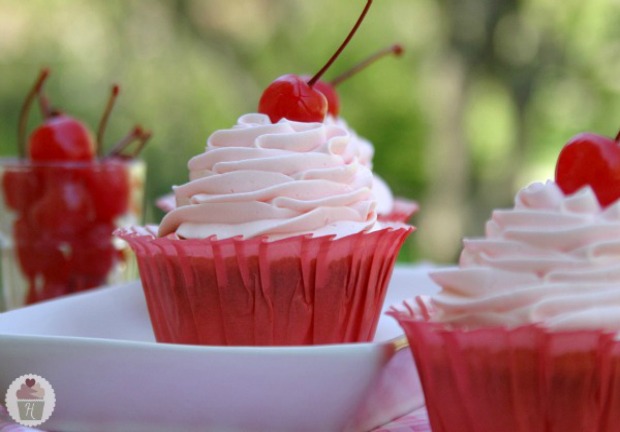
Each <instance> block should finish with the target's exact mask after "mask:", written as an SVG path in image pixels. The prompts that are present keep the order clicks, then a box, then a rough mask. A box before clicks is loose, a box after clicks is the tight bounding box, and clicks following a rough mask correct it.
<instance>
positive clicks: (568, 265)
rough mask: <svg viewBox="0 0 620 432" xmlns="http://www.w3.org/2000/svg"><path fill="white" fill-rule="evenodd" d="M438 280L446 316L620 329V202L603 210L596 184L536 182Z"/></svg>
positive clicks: (437, 301) (438, 302) (439, 304)
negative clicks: (568, 190) (570, 188)
mask: <svg viewBox="0 0 620 432" xmlns="http://www.w3.org/2000/svg"><path fill="white" fill-rule="evenodd" d="M431 278H432V279H433V280H434V281H435V282H437V283H438V284H439V285H440V286H441V287H442V291H441V292H440V293H439V294H438V295H437V296H436V297H435V298H434V299H433V306H434V307H435V308H436V309H437V315H436V318H435V319H436V320H439V321H444V322H454V323H457V324H459V325H466V326H472V327H478V326H489V325H491V326H492V325H504V326H511V327H512V326H518V325H523V324H528V323H539V324H541V325H544V326H545V327H548V328H550V329H564V330H566V329H603V330H609V331H614V332H620V201H618V202H616V203H615V204H613V205H611V206H609V207H606V208H604V209H602V208H601V207H600V205H599V203H598V201H597V199H596V196H595V195H594V193H593V191H592V189H591V188H589V187H586V188H584V189H582V190H580V191H578V192H577V193H575V194H572V195H569V196H565V195H564V194H563V193H562V191H561V190H560V189H559V187H558V186H557V185H556V184H555V183H553V182H547V183H545V184H542V183H534V184H532V185H530V186H529V187H526V188H524V189H522V190H521V191H520V192H519V193H518V194H517V196H516V199H515V206H514V208H513V209H510V210H496V211H494V212H493V215H492V217H491V219H490V220H489V221H488V222H487V225H486V236H485V238H478V239H470V240H465V241H464V248H463V251H462V253H461V257H460V262H459V267H458V268H455V269H447V270H441V271H435V272H432V273H431Z"/></svg>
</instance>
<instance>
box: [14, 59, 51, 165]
mask: <svg viewBox="0 0 620 432" xmlns="http://www.w3.org/2000/svg"><path fill="white" fill-rule="evenodd" d="M49 74H50V71H49V69H48V68H44V69H41V72H39V76H38V77H37V80H36V81H35V83H34V85H33V86H32V88H31V89H30V91H29V92H28V94H27V95H26V99H25V100H24V104H23V105H22V108H21V110H20V112H19V123H18V126H17V153H18V155H19V157H20V158H21V159H23V158H25V157H26V129H27V128H28V114H29V113H30V107H31V106H32V102H34V99H35V98H36V97H37V95H38V94H39V93H40V92H41V88H42V87H43V83H45V80H46V79H47V77H48V76H49Z"/></svg>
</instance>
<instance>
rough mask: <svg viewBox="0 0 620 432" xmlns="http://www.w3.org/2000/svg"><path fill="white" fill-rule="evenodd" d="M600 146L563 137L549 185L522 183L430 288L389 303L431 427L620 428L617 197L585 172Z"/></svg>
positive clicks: (482, 430) (602, 168) (601, 170)
mask: <svg viewBox="0 0 620 432" xmlns="http://www.w3.org/2000/svg"><path fill="white" fill-rule="evenodd" d="M580 143H581V144H580ZM597 146H598V144H594V145H592V142H589V143H587V144H586V145H584V144H583V142H582V141H581V138H577V139H576V140H572V141H571V142H570V143H569V144H567V146H566V147H565V148H564V150H563V151H562V153H561V155H560V158H559V161H558V165H557V169H556V181H555V182H554V181H547V182H546V183H534V184H532V185H529V186H527V187H525V188H524V189H522V190H520V191H519V192H518V193H517V195H516V198H515V204H514V207H513V208H511V209H504V210H495V211H494V212H493V214H492V216H491V219H490V220H489V221H488V222H487V225H486V234H485V237H483V238H475V239H467V240H465V241H464V247H463V251H462V253H461V256H460V260H459V265H458V267H457V268H449V269H442V270H438V271H434V272H432V273H431V278H432V279H433V280H434V281H435V282H436V283H437V284H438V285H439V286H440V287H441V291H440V293H439V294H438V295H437V296H435V297H433V298H416V299H414V300H412V301H408V302H406V303H405V304H403V305H402V306H400V307H394V308H392V310H391V311H390V312H389V314H391V315H392V316H394V317H395V318H396V319H397V320H398V321H399V322H400V324H401V325H402V327H403V328H404V330H405V332H406V334H407V338H408V340H409V343H410V346H411V348H412V350H413V354H414V357H415V360H416V363H417V368H418V371H419V373H420V377H421V382H422V385H423V388H424V392H425V398H426V402H427V407H428V412H429V418H430V421H431V425H432V428H433V431H435V432H441V431H448V432H450V431H464V432H466V431H475V432H486V431H494V432H495V431H499V430H501V431H508V432H511V431H527V432H533V431H534V432H535V431H563V432H567V431H579V432H583V431H597V432H600V431H617V430H620V342H619V340H618V339H619V336H620V289H619V287H620V266H619V265H618V262H619V261H618V258H619V256H620V202H619V201H618V194H619V190H618V189H616V192H615V194H616V196H615V198H614V199H608V195H607V190H604V189H607V188H608V185H609V184H611V183H607V184H605V183H604V186H602V187H601V186H599V183H597V182H598V180H596V179H597V178H598V176H603V177H604V176H605V175H606V173H607V169H606V167H607V165H608V164H607V162H606V161H604V160H602V161H601V160H599V162H601V163H600V164H598V165H597V167H598V168H597V170H596V175H592V177H591V178H587V177H588V176H589V175H590V174H587V173H586V175H585V176H584V174H583V172H584V171H592V170H591V167H592V166H593V165H591V164H590V162H591V161H590V158H589V157H587V156H585V155H586V153H588V152H590V150H591V149H592V148H596V147H597ZM616 148H617V147H616ZM616 151H617V150H616ZM594 153H598V154H599V156H600V155H605V154H607V155H609V154H610V153H606V152H604V151H601V152H596V151H595V152H594ZM577 156H578V157H577ZM599 159H600V158H599ZM574 160H580V161H581V163H580V164H573V163H572V162H571V163H568V162H570V161H574ZM611 163H614V162H613V161H612V159H611V158H610V160H609V164H611ZM592 172H593V171H592Z"/></svg>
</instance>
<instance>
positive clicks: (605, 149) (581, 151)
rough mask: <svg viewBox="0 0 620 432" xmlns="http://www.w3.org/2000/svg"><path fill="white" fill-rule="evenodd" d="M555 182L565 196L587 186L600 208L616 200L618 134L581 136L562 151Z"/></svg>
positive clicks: (619, 194)
mask: <svg viewBox="0 0 620 432" xmlns="http://www.w3.org/2000/svg"><path fill="white" fill-rule="evenodd" d="M555 181H556V183H557V184H558V186H559V187H560V189H561V190H562V191H563V192H564V193H565V194H571V193H574V192H576V191H577V190H579V189H581V188H582V187H584V186H587V185H589V186H590V187H591V188H592V190H593V191H594V194H595V195H596V197H597V199H598V201H599V203H600V204H601V206H603V207H605V206H608V205H610V204H612V203H613V202H615V201H616V200H617V199H618V198H620V132H619V133H618V135H617V136H616V137H615V139H612V138H608V137H606V136H601V135H597V134H594V133H589V132H587V133H581V134H579V135H576V136H575V137H573V138H571V139H570V140H569V141H568V143H566V145H565V146H564V147H563V148H562V151H561V152H560V155H559V156H558V161H557V164H556V169H555Z"/></svg>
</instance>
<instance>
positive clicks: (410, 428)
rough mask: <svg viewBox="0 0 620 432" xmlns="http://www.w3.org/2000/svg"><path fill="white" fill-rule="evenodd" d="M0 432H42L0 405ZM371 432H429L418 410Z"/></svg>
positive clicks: (424, 417)
mask: <svg viewBox="0 0 620 432" xmlns="http://www.w3.org/2000/svg"><path fill="white" fill-rule="evenodd" d="M0 432H44V431H42V430H41V429H32V428H28V427H24V426H20V425H17V424H15V423H14V422H13V421H12V420H11V417H10V416H9V414H8V413H7V412H6V409H5V408H4V407H3V406H1V405H0ZM372 432H431V427H430V426H429V424H428V416H427V414H426V409H424V408H420V409H418V410H415V411H413V412H412V413H410V414H407V415H405V416H403V417H400V418H397V419H395V420H392V421H391V422H390V423H388V424H386V425H383V426H381V427H379V428H377V429H374V430H373V431H372Z"/></svg>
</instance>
